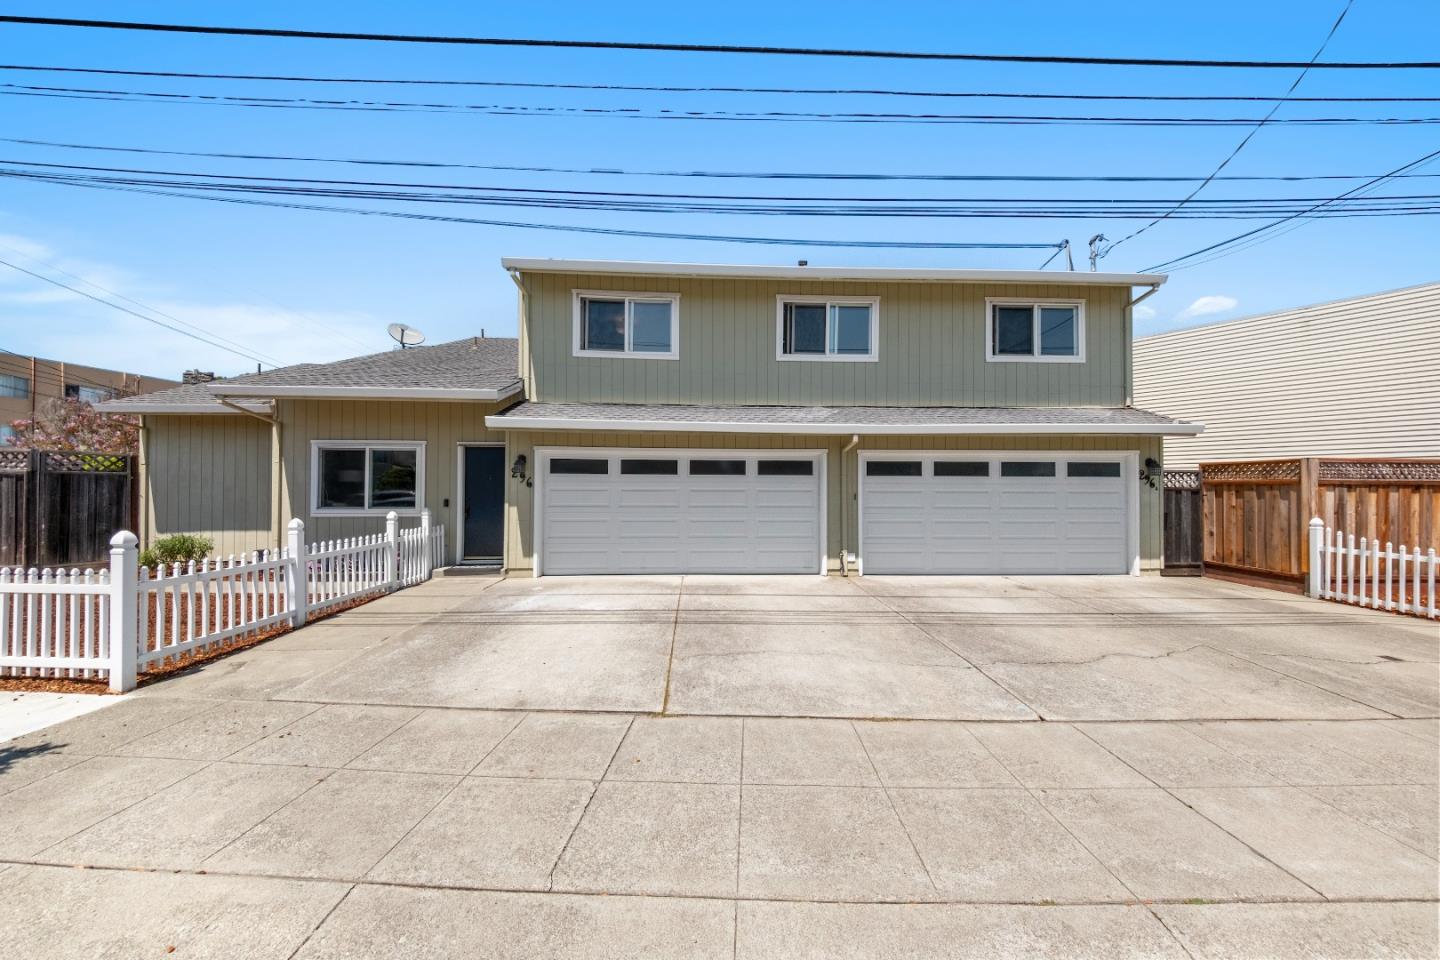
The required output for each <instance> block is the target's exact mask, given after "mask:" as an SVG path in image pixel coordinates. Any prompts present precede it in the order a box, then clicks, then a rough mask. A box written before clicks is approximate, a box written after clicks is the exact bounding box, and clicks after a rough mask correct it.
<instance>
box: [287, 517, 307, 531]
mask: <svg viewBox="0 0 1440 960" xmlns="http://www.w3.org/2000/svg"><path fill="white" fill-rule="evenodd" d="M285 529H286V530H304V529H305V521H304V520H301V519H300V518H299V517H291V518H290V522H289V523H287V524H285Z"/></svg>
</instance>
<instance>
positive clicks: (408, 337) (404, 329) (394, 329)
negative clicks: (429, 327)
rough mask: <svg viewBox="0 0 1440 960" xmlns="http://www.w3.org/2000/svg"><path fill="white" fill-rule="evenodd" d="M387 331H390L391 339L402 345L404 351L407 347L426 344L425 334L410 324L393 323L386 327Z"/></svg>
mask: <svg viewBox="0 0 1440 960" xmlns="http://www.w3.org/2000/svg"><path fill="white" fill-rule="evenodd" d="M386 329H387V330H389V331H390V337H391V338H392V339H393V340H394V341H395V342H396V343H398V344H400V349H401V350H404V349H405V348H406V347H414V346H419V345H420V344H422V343H424V342H425V334H423V333H421V332H420V331H419V330H416V329H415V328H414V327H412V326H410V325H409V324H408V323H392V324H390V326H388V327H386Z"/></svg>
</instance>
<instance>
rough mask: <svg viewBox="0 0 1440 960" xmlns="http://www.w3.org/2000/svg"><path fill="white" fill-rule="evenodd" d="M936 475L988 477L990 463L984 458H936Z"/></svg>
mask: <svg viewBox="0 0 1440 960" xmlns="http://www.w3.org/2000/svg"><path fill="white" fill-rule="evenodd" d="M935 476H937V477H988V476H990V464H989V463H987V462H986V461H984V460H936V461H935Z"/></svg>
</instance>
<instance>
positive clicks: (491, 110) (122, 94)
mask: <svg viewBox="0 0 1440 960" xmlns="http://www.w3.org/2000/svg"><path fill="white" fill-rule="evenodd" d="M0 94H4V95H5V96H11V97H44V98H47V99H59V100H91V101H101V102H106V103H185V104H192V105H197V104H198V105H204V106H218V107H240V108H249V109H265V110H329V111H340V112H357V111H358V112H363V113H446V114H466V115H474V116H492V117H570V118H573V117H592V118H596V117H607V118H618V119H625V120H688V121H709V122H728V123H741V122H746V123H866V124H869V123H905V124H997V125H1002V126H1051V125H1080V126H1120V127H1234V126H1248V125H1250V124H1253V123H1256V122H1257V118H1255V117H1119V116H1085V115H1073V114H1023V113H896V112H890V113H882V112H875V111H868V112H822V111H799V110H764V111H756V110H672V109H668V108H663V107H656V108H640V107H588V106H582V107H570V106H558V107H557V106H530V105H514V104H501V103H422V102H414V101H383V100H319V99H315V98H311V97H240V96H230V95H221V94H196V93H164V92H159V93H157V92H154V91H145V90H107V89H100V88H93V87H48V86H37V85H33V84H18V83H0ZM1277 106H1278V105H1277ZM1271 113H1272V114H1273V113H1274V110H1273V109H1272V111H1271ZM1269 122H1271V123H1283V124H1286V125H1290V126H1356V125H1361V126H1397V125H1398V126H1409V125H1415V124H1432V123H1440V117H1286V118H1284V119H1281V120H1270V121H1269Z"/></svg>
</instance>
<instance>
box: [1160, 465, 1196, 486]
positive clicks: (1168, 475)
mask: <svg viewBox="0 0 1440 960" xmlns="http://www.w3.org/2000/svg"><path fill="white" fill-rule="evenodd" d="M1164 483H1165V489H1166V490H1199V489H1200V471H1199V470H1166V471H1165V473H1164Z"/></svg>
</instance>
